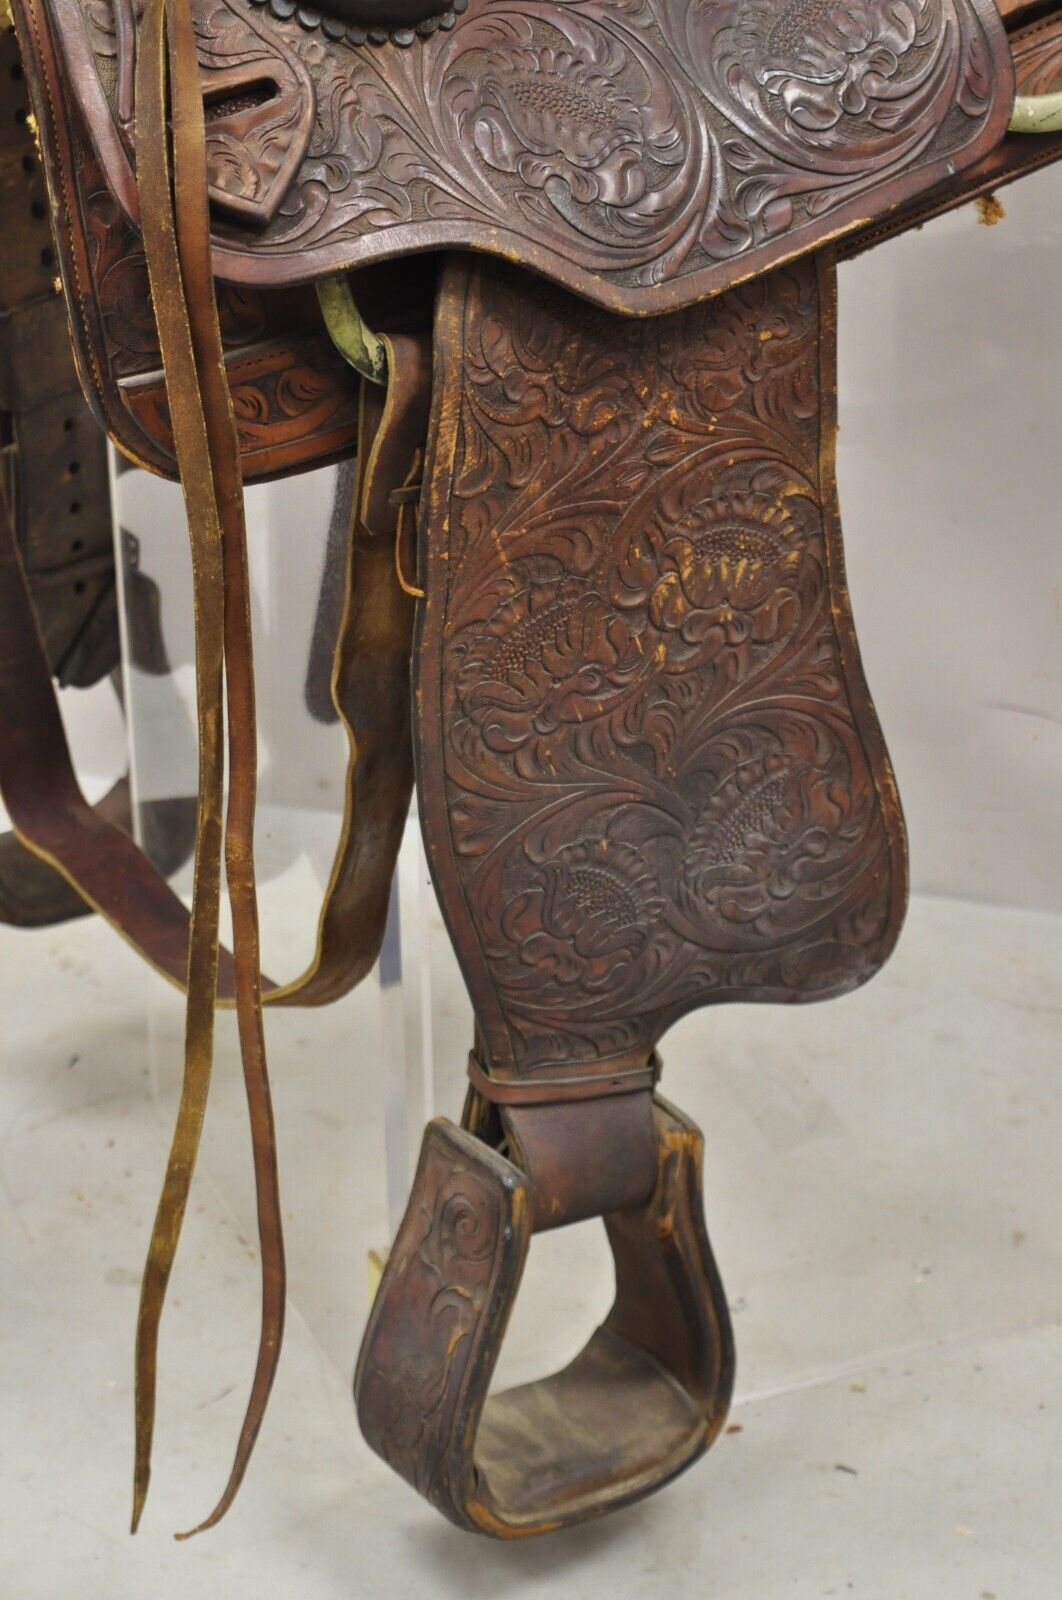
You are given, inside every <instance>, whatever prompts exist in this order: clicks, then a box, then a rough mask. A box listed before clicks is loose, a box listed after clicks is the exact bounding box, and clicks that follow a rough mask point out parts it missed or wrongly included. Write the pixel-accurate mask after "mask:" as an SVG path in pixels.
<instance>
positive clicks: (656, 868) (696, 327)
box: [419, 264, 904, 1071]
mask: <svg viewBox="0 0 1062 1600" xmlns="http://www.w3.org/2000/svg"><path fill="white" fill-rule="evenodd" d="M820 271H821V274H822V277H821V280H820ZM456 276H457V269H454V272H453V276H452V277H451V280H450V282H451V285H452V284H453V282H454V279H455V278H456ZM451 292H453V293H455V294H456V292H457V291H456V290H452V291H451ZM831 293H832V276H831V269H830V268H828V267H826V266H823V267H822V268H821V269H819V268H816V266H815V265H814V264H811V265H800V266H796V267H791V268H783V269H779V270H778V271H776V272H775V273H773V274H771V275H769V276H768V277H767V278H765V279H761V280H758V281H756V282H753V283H751V284H749V285H745V286H742V287H740V288H737V289H733V290H731V291H729V293H728V294H726V295H724V296H722V297H721V298H719V299H718V300H716V301H714V302H711V303H710V304H709V305H707V306H704V307H699V308H693V309H690V310H687V311H684V312H680V313H676V314H674V315H672V316H670V317H666V318H661V319H655V320H651V321H647V322H631V321H623V320H621V319H618V318H615V317H613V316H611V315H610V314H609V313H607V312H604V311H601V310H597V309H595V308H593V307H588V306H586V305H583V304H580V303H579V302H576V301H574V300H572V299H570V298H569V297H568V296H567V295H566V294H564V293H563V292H562V291H560V290H557V289H553V288H551V287H549V286H547V285H544V284H541V283H536V282H534V281H532V280H528V279H526V278H523V277H521V276H520V275H519V274H518V273H516V272H515V271H511V270H508V269H506V270H504V271H502V270H498V269H493V268H487V267H484V268H481V269H473V270H472V273H471V287H470V288H469V289H468V291H467V294H466V296H465V299H464V302H463V307H462V312H461V316H460V319H459V321H460V332H459V333H458V332H456V331H451V333H450V334H449V335H448V339H449V340H450V341H451V343H450V344H449V347H447V346H446V345H444V351H443V363H444V366H443V373H442V377H441V382H442V384H443V385H444V387H445V386H446V385H447V384H452V385H454V387H455V391H456V395H457V400H456V402H455V403H456V404H457V406H458V410H459V417H458V421H457V423H456V425H455V432H454V434H453V437H452V439H449V440H448V439H447V438H445V437H444V438H443V440H442V442H441V443H439V444H438V446H437V463H438V464H437V467H436V474H437V475H436V478H435V480H434V487H433V491H432V492H433V494H434V495H436V496H438V497H440V498H439V499H438V500H437V501H436V504H437V506H438V509H439V518H440V520H439V521H438V522H437V523H436V522H434V521H433V523H432V524H430V525H429V532H428V601H427V613H428V621H427V623H426V628H425V639H424V646H423V651H422V655H421V658H420V662H419V672H420V681H421V684H422V686H427V685H428V684H429V683H433V684H434V685H435V687H434V688H432V689H430V690H428V689H427V688H426V692H427V693H428V695H429V700H431V696H432V695H437V701H435V700H431V703H432V704H433V705H436V704H437V715H438V719H439V720H438V736H439V738H440V740H441V743H442V766H443V771H444V775H445V792H444V794H437V793H435V792H431V791H429V792H426V793H425V795H424V796H423V799H422V807H423V810H422V815H425V817H426V826H427V830H428V838H429V844H430V846H431V848H432V851H433V861H434V864H435V868H436V876H437V881H438V882H439V884H440V886H441V892H442V896H443V902H444V908H445V910H446V913H447V915H448V917H449V919H450V923H451V930H452V931H453V933H454V935H455V938H456V940H457V943H458V947H459V949H461V950H462V952H463V953H464V955H465V957H466V959H465V965H466V973H468V974H469V975H470V981H471V986H472V989H473V997H474V1000H475V1003H476V1007H477V1015H478V1018H479V1021H480V1025H481V1027H482V1028H484V1030H485V1032H486V1034H487V1036H488V1041H489V1048H490V1051H491V1057H492V1059H494V1060H495V1061H500V1062H502V1063H504V1064H505V1065H508V1066H514V1067H516V1068H518V1069H523V1070H527V1071H534V1070H535V1069H536V1068H539V1067H548V1066H552V1065H556V1064H558V1063H563V1062H568V1061H572V1062H578V1061H593V1060H596V1059H607V1058H608V1057H609V1056H610V1055H618V1054H623V1053H626V1052H629V1051H632V1050H637V1049H642V1048H644V1049H646V1050H648V1049H649V1048H651V1047H652V1046H653V1045H654V1044H655V1043H656V1040H657V1039H658V1038H659V1036H660V1034H661V1033H662V1032H663V1030H664V1028H665V1027H666V1026H667V1025H668V1024H669V1022H671V1021H673V1020H674V1019H675V1018H677V1017H678V1016H680V1015H682V1014H683V1012H685V1011H687V1010H689V1009H691V1008H692V1007H694V1006H696V1005H701V1004H704V1003H707V1002H710V1001H717V1000H724V999H741V998H745V999H768V1000H793V999H805V998H814V997H817V996H820V995H824V994H830V993H837V992H842V991H844V990H846V989H849V988H851V987H853V986H854V985H856V984H858V983H860V982H862V981H863V980H864V979H865V978H867V977H869V976H870V975H871V973H873V972H874V971H875V970H876V969H877V967H878V966H879V965H880V964H881V962H882V960H883V959H884V957H885V955H886V954H887V952H888V950H889V948H891V944H892V941H893V939H894V937H895V934H896V932H897V928H898V921H899V916H900V914H901V907H902V898H903V873H904V868H903V841H902V824H901V822H900V818H899V813H898V808H897V806H896V804H895V800H894V798H893V793H892V784H891V775H890V773H889V771H888V766H887V758H886V756H885V754H884V750H883V747H882V745H881V741H880V735H879V733H878V730H877V726H876V723H875V721H874V717H873V713H872V711H871V708H870V705H869V701H868V700H867V698H866V696H865V691H864V689H863V687H862V679H861V675H860V672H859V666H858V660H857V658H856V656H855V648H854V636H852V635H851V633H850V619H848V617H847V601H846V595H845V591H844V587H843V573H842V568H841V552H840V544H839V531H838V529H837V526H836V520H835V507H834V501H833V493H834V491H833V485H832V477H831V469H830V466H829V455H828V451H829V442H830V438H831V430H832V403H833V402H832V394H831V393H830V392H829V390H828V388H827V389H826V390H824V389H823V381H822V376H821V374H822V370H823V363H824V362H825V365H826V370H827V373H828V372H829V366H830V347H829V340H830V339H831V338H832V332H831V326H832V323H831V318H832V309H831V299H830V297H831ZM823 295H825V297H826V304H825V305H824V304H823V303H822V298H821V297H822V296H823ZM445 325H446V326H449V323H446V324H445ZM455 328H456V322H455ZM828 382H829V379H828V378H827V383H828ZM820 406H821V408H822V409H821V415H820ZM451 450H452V459H451V457H450V456H449V455H448V454H447V452H448V451H451ZM435 527H443V528H445V529H446V530H447V531H446V536H445V546H444V548H442V549H438V548H436V546H435V543H434V539H435V535H434V533H433V531H432V529H433V528H435ZM436 674H437V675H438V676H437V678H436ZM426 715H428V716H432V715H434V713H433V712H431V711H429V712H428V713H427V714H426ZM425 737H426V738H430V737H433V735H432V733H431V732H430V730H429V731H427V732H426V733H425ZM440 869H441V870H440ZM473 942H474V943H475V946H476V951H477V954H476V955H475V956H474V957H472V958H470V957H469V956H468V950H469V946H470V945H471V944H472V943H473ZM477 973H478V974H479V976H478V977H477Z"/></svg>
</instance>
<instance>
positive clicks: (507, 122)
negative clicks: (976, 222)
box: [45, 0, 1010, 310]
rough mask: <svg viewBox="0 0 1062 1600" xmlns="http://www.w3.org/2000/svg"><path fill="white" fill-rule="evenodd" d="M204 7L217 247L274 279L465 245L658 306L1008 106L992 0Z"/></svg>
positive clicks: (109, 64) (890, 179)
mask: <svg viewBox="0 0 1062 1600" xmlns="http://www.w3.org/2000/svg"><path fill="white" fill-rule="evenodd" d="M45 3H46V4H48V5H50V6H54V7H57V8H58V7H60V6H62V7H68V6H70V5H79V6H80V7H81V10H82V14H83V15H84V17H85V19H86V28H87V32H88V37H89V39H90V41H91V46H92V50H93V51H94V53H95V60H96V70H97V72H98V75H99V81H100V85H102V87H103V89H104V91H105V93H106V92H109V93H110V94H111V98H112V101H113V100H114V97H115V94H116V90H115V88H114V85H115V83H116V81H117V82H121V81H129V80H130V74H131V65H130V63H128V62H126V61H123V60H121V59H119V60H118V61H117V65H116V61H115V56H116V52H117V53H118V54H119V55H120V52H119V49H118V45H117V43H116V37H115V33H114V28H113V22H112V21H111V19H110V8H109V6H108V5H107V4H106V3H105V0H45ZM194 9H195V14H196V25H197V33H198V37H199V43H200V65H201V70H202V76H203V84H204V93H205V95H206V97H207V105H208V129H209V139H210V141H211V142H210V150H211V162H212V167H211V174H212V182H213V185H214V190H213V192H214V196H215V200H216V201H217V207H216V213H215V230H214V234H215V245H216V249H217V262H218V266H219V269H220V270H221V273H222V276H227V277H231V278H233V279H234V280H238V281H241V282H255V283H257V284H259V285H264V284H267V283H271V284H277V283H281V282H290V281H305V280H306V279H307V278H308V277H310V276H313V275H316V274H319V273H321V272H324V271H336V270H340V269H341V268H347V267H352V266H357V265H360V264H364V263H365V262H368V261H370V260H374V259H379V258H382V257H387V256H394V255H401V254H405V253H407V252H409V251H411V250H424V249H432V248H452V247H454V246H456V245H462V246H466V247H473V248H480V249H486V250H492V251H499V252H501V253H502V254H505V255H508V256H509V257H510V258H515V259H517V260H520V261H523V262H524V263H526V264H529V265H532V266H534V267H535V268H536V269H537V270H540V271H544V272H546V273H548V274H549V275H550V276H552V277H554V278H555V279H556V280H557V281H559V282H562V283H565V284H567V285H568V286H569V287H575V288H578V289H579V290H580V291H581V292H583V293H585V294H588V295H590V296H591V297H593V298H597V299H599V300H600V301H601V302H602V303H607V304H611V305H613V306H617V307H625V308H626V309H635V308H638V309H652V310H663V309H665V308H666V307H667V306H673V305H675V304H679V303H686V302H689V301H693V300H695V299H697V298H698V297H700V296H702V295H704V294H707V293H711V292H715V291H716V290H718V289H719V288H722V287H724V286H725V284H726V283H727V282H729V281H731V280H732V278H733V276H734V273H733V265H732V264H733V262H734V261H735V259H738V258H743V265H745V266H746V268H747V270H748V271H749V272H751V271H758V270H762V269H763V268H765V267H766V266H769V265H771V264H772V263H773V262H775V261H777V260H779V259H782V258H784V257H787V256H789V255H792V254H794V253H795V252H797V251H799V250H800V249H803V248H807V247H808V246H809V245H810V244H812V243H813V242H815V240H817V239H819V238H821V237H822V236H823V235H824V234H825V233H827V232H829V233H831V234H836V233H838V232H840V231H843V229H844V228H846V227H852V226H856V225H858V224H860V223H862V222H865V220H866V217H867V215H868V214H872V213H873V212H875V211H877V210H884V209H888V208H890V207H892V206H894V205H895V204H897V203H898V202H899V201H901V200H903V199H905V198H909V197H911V196H913V195H914V194H916V193H917V192H918V191H919V190H920V189H922V188H924V187H926V186H927V185H929V184H931V183H932V182H934V181H936V180H937V179H939V178H940V177H943V176H945V175H947V174H950V173H953V172H955V171H957V170H958V169H959V168H960V167H963V166H966V165H969V164H971V163H972V162H973V161H975V160H976V159H977V157H978V155H980V154H981V153H983V151H984V150H986V149H988V148H990V147H991V145H992V144H993V143H994V142H995V140H996V139H997V138H998V136H999V134H1000V133H1001V131H1002V125H1003V122H1004V121H1005V110H1006V107H1005V104H1004V102H1005V101H1006V99H1007V93H1008V84H1009V77H1008V75H1009V71H1010V68H1009V55H1008V52H1007V47H1006V41H1005V38H1004V35H1003V31H1002V26H1001V24H1000V21H999V17H998V15H996V13H995V11H994V8H993V7H992V6H991V4H990V0H780V3H779V0H469V4H468V7H467V9H466V11H465V12H464V13H463V14H462V15H461V16H459V17H458V18H457V20H456V23H455V25H454V26H453V27H452V28H451V29H444V28H440V29H438V30H437V31H436V32H435V33H433V34H432V35H431V36H430V37H428V38H418V39H416V40H415V42H414V43H413V44H412V45H411V46H410V47H409V48H408V49H399V48H397V47H389V46H384V47H377V46H375V45H373V44H366V43H364V42H362V43H356V42H354V41H353V40H352V38H351V37H350V36H345V37H339V38H337V37H335V36H334V32H335V30H334V29H333V32H332V33H329V32H328V31H327V30H326V29H325V28H324V27H323V26H322V18H321V16H320V15H319V14H318V13H317V12H316V11H313V10H311V9H308V8H299V9H298V10H297V12H296V14H294V15H291V16H282V15H278V14H277V12H278V11H287V10H288V7H287V6H286V5H280V4H279V3H278V4H277V5H276V6H274V5H271V4H267V3H266V0H194ZM68 32H69V30H68ZM60 43H61V44H62V45H66V43H67V41H66V39H65V38H64V36H63V35H62V33H61V30H60ZM256 74H257V75H259V76H261V77H262V78H263V80H265V79H268V82H269V84H271V85H272V88H271V89H269V90H268V92H266V90H265V89H261V85H258V88H259V89H261V92H262V95H263V96H264V98H262V100H261V103H260V104H255V103H253V101H254V91H255V88H256V83H257V78H256ZM245 80H246V81H245ZM77 81H78V80H77V77H76V75H75V82H77ZM241 84H244V86H245V88H246V89H247V90H249V91H252V93H251V103H249V104H245V103H244V99H243V98H241V96H242V90H241V88H240V85H241ZM226 85H228V86H229V87H228V90H226ZM227 95H228V98H227V97H226V96H227ZM230 101H231V106H230ZM95 104H96V105H97V109H96V110H95V111H94V113H93V114H94V115H95V116H96V117H97V118H98V117H99V114H100V113H99V110H98V101H97V102H96V103H95ZM211 107H213V110H211ZM112 109H113V107H112ZM111 176H112V186H114V187H115V188H116V192H117V190H118V189H119V188H120V187H121V184H120V182H119V176H118V175H117V174H112V175H111ZM126 183H127V185H128V175H127V176H126ZM871 196H872V197H873V198H872V199H868V197H871ZM234 208H235V210H236V211H237V212H240V211H241V209H242V211H243V212H245V213H246V216H245V218H244V219H243V220H241V217H240V215H234V214H233V210H234ZM665 291H666V292H665Z"/></svg>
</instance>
